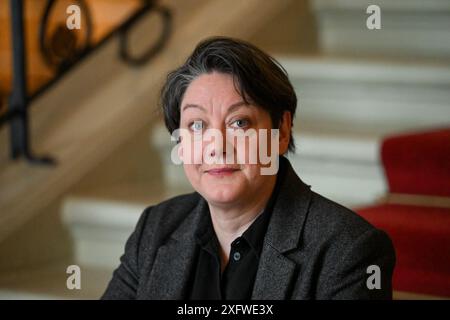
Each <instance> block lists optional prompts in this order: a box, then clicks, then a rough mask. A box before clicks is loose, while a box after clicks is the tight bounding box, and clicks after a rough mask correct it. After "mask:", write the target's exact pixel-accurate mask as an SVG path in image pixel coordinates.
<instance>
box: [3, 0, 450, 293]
mask: <svg viewBox="0 0 450 320" xmlns="http://www.w3.org/2000/svg"><path fill="white" fill-rule="evenodd" d="M163 3H166V4H167V5H169V6H170V7H171V8H173V9H174V10H175V14H174V17H175V20H174V34H173V35H172V37H171V40H170V42H169V44H168V46H167V48H166V49H165V50H164V52H162V54H161V55H159V56H158V57H156V58H155V59H154V60H153V61H151V62H150V63H149V64H148V65H144V66H142V67H141V68H138V69H129V68H128V67H127V66H124V65H122V64H121V63H120V62H119V61H118V59H117V56H116V51H117V39H111V40H110V41H109V42H108V43H107V44H106V45H105V46H104V48H102V50H101V51H99V52H97V53H96V54H95V55H93V56H91V57H89V58H88V59H87V60H86V61H85V62H84V64H83V65H82V66H80V67H79V68H77V69H76V70H74V72H72V73H71V74H69V75H68V76H67V77H66V78H65V79H63V80H62V81H60V82H59V83H58V84H57V85H56V86H55V89H54V90H52V91H51V92H48V93H47V94H46V95H45V96H43V97H42V98H40V99H39V100H38V101H36V106H35V107H33V109H32V112H33V114H32V118H33V119H34V120H33V122H34V124H33V137H36V138H35V141H36V143H35V149H36V150H37V151H39V152H44V151H48V152H51V153H52V155H55V156H57V158H58V161H59V165H58V167H56V168H53V169H49V168H35V167H29V166H27V165H26V164H25V163H10V162H8V161H6V160H5V162H3V163H2V165H1V167H0V168H1V169H0V188H1V190H2V191H1V194H0V212H1V214H0V240H1V238H3V239H6V240H7V237H8V235H10V234H11V233H12V232H13V231H14V230H18V228H19V227H20V226H21V225H24V224H25V223H26V221H29V220H30V219H31V218H32V216H33V215H36V216H37V215H39V214H41V213H40V212H41V211H40V210H39V209H45V208H46V207H47V206H48V205H49V204H50V203H52V202H55V201H56V202H57V203H58V208H57V209H55V210H57V211H58V213H59V214H60V217H61V225H62V228H64V229H65V230H67V231H68V232H69V233H70V236H71V241H72V242H71V243H72V246H73V249H72V250H71V254H70V255H68V256H65V257H64V258H62V259H59V260H58V259H57V260H56V261H55V262H52V263H47V264H43V265H42V268H33V272H32V273H30V272H29V269H26V268H25V269H23V270H15V271H13V272H7V273H5V274H4V275H3V277H0V288H4V290H1V289H0V297H6V298H8V297H13V295H14V297H18V298H37V297H40V298H55V297H57V298H82V299H96V298H98V297H99V296H100V294H101V293H102V292H103V290H104V288H105V286H106V284H107V281H108V280H109V278H110V276H111V272H112V270H113V269H114V268H115V267H116V266H117V264H118V259H119V257H120V255H121V253H122V252H123V246H124V243H125V241H126V239H127V237H128V235H129V234H130V233H131V232H132V230H133V228H134V226H135V224H136V221H137V219H138V217H139V215H140V214H141V212H142V211H143V209H144V208H145V207H147V206H149V205H152V204H155V203H158V202H160V201H162V200H164V199H167V198H168V197H171V196H173V195H176V194H180V193H185V192H190V191H192V188H191V187H190V185H189V184H188V182H187V181H186V178H185V176H184V173H183V171H182V168H180V167H179V166H175V165H174V164H172V163H171V161H170V150H171V148H172V144H171V141H170V137H169V135H168V133H167V131H166V130H165V128H164V126H163V125H162V122H161V119H160V118H159V117H158V116H156V115H154V114H152V113H151V111H150V110H151V108H150V107H149V106H156V102H157V101H156V97H157V94H158V89H159V86H160V83H161V81H162V79H163V77H164V75H165V74H166V73H167V71H168V70H170V69H172V68H173V67H175V66H176V65H179V64H180V63H181V62H182V60H183V58H184V57H185V56H186V55H187V54H188V53H189V52H190V51H191V49H192V48H193V47H194V45H195V44H196V43H197V42H198V41H199V40H200V39H202V38H204V37H206V36H208V35H214V34H226V35H231V36H238V37H242V38H249V39H251V40H252V41H254V42H255V43H257V44H258V39H259V38H262V37H263V36H264V35H267V34H281V33H285V32H286V30H280V29H277V25H283V23H282V20H283V18H284V15H286V16H289V17H291V18H292V17H294V19H295V17H296V15H295V14H293V12H295V11H293V10H298V8H299V7H298V6H299V3H300V2H298V3H294V2H290V1H276V2H275V1H264V2H262V1H243V2H236V4H235V5H233V6H232V7H230V5H229V2H227V1H222V0H214V1H196V3H198V6H196V7H195V8H194V7H191V6H189V5H187V4H185V3H184V4H180V3H179V2H177V3H176V4H175V3H174V1H164V2H163ZM379 3H381V4H380V7H381V9H382V10H383V11H382V29H381V30H375V31H369V30H367V29H366V28H365V19H366V17H367V15H366V14H365V8H366V7H367V6H368V4H369V2H368V1H363V0H359V1H326V0H313V1H309V5H306V7H310V8H311V10H312V14H313V16H314V17H315V19H316V21H317V30H318V34H319V37H318V42H319V46H320V52H319V53H317V54H313V55H311V54H308V55H305V54H301V52H300V53H299V52H277V50H276V48H274V49H273V52H271V53H273V54H274V55H275V56H276V58H277V59H278V60H279V61H280V62H281V63H282V65H283V66H284V67H285V68H286V70H287V71H288V73H289V75H290V78H291V80H292V82H293V84H294V86H295V89H296V91H297V94H298V97H299V106H298V115H297V118H296V119H295V124H294V138H295V140H296V143H297V153H296V154H295V155H291V156H290V160H291V162H292V164H293V166H294V168H295V169H296V171H297V173H298V174H299V175H300V177H301V178H302V179H303V180H304V181H305V182H306V183H308V184H310V185H311V186H312V189H313V190H314V191H317V192H319V193H321V194H323V195H325V196H327V197H329V198H331V199H333V200H335V201H338V202H341V203H343V204H345V205H348V206H351V207H353V206H360V205H364V204H369V203H372V202H374V201H376V200H377V199H379V198H380V197H382V196H383V195H384V193H385V191H386V182H385V181H384V177H383V171H382V167H381V165H380V159H379V147H380V141H381V139H382V138H383V137H384V136H386V135H389V134H392V133H396V132H401V131H405V130H409V129H416V128H426V127H434V126H442V125H448V122H449V121H448V119H450V106H449V103H448V101H450V90H449V89H450V64H449V61H448V60H447V58H446V57H448V51H449V48H448V47H447V46H446V43H450V41H447V38H446V37H447V36H448V32H447V33H445V32H440V31H439V30H444V29H442V28H443V27H446V26H447V25H446V21H450V19H446V18H450V17H449V16H450V10H449V9H448V7H447V6H446V5H445V1H444V0H434V1H429V2H427V4H424V2H423V1H407V0H401V1H400V0H398V1H395V4H393V3H391V2H390V1H387V0H386V1H379ZM180 6H185V7H180ZM302 8H303V7H302ZM0 12H1V11H0ZM255 12H257V13H258V14H254V13H255ZM225 13H226V14H225ZM279 13H281V14H280V15H277V14H279ZM297 13H298V14H299V15H300V14H303V13H300V12H297ZM411 17H415V18H414V20H411ZM271 19H272V20H271ZM267 21H270V22H269V23H268V22H267ZM408 21H409V22H411V21H415V22H417V21H419V22H418V23H417V25H415V26H414V28H415V29H414V33H411V32H410V33H407V32H408V30H409V28H410V26H409V24H408ZM422 21H426V22H427V23H428V24H427V25H424V23H422ZM394 22H396V23H394ZM401 22H404V23H401ZM290 25H291V26H293V25H295V23H292V24H290ZM383 28H385V29H383ZM146 30H147V29H146V28H145V26H144V25H140V26H138V27H136V30H135V31H134V32H135V33H136V35H145V34H146V32H147V31H146ZM273 30H278V33H276V32H274V31H273ZM447 30H448V28H447ZM291 32H292V31H291ZM377 32H378V34H377ZM417 32H418V34H419V35H420V37H419V39H418V41H417V43H413V42H414V41H406V39H413V38H412V36H411V34H415V33H417ZM293 33H295V32H293ZM405 35H409V36H408V37H407V38H405ZM284 36H286V35H284ZM424 39H426V43H425V44H424V42H423V41H425V40H424ZM276 40H277V39H273V41H274V42H276ZM297 40H298V39H297ZM266 41H267V40H266ZM269 42H270V41H269ZM405 43H406V44H405ZM135 45H139V41H137V43H135ZM427 48H428V49H427ZM355 56H356V57H355ZM123 92H127V93H128V94H127V95H124V94H123ZM61 105H63V106H64V108H61V107H60V106H61ZM35 110H36V111H35ZM129 110H133V112H129ZM91 119H95V121H92V120H91ZM80 128H82V129H83V130H82V131H80ZM2 134H3V135H2ZM0 139H5V137H4V132H0ZM2 142H3V141H2ZM2 145H3V143H2ZM2 152H3V151H2ZM6 158H7V156H6V154H2V155H1V159H6ZM118 167H120V168H121V170H120V172H116V171H118V170H117V168H118ZM11 181H14V184H15V185H16V186H17V188H15V190H8V191H7V192H4V191H3V190H7V189H5V188H3V187H2V186H7V185H10V182H11ZM24 195H27V196H26V197H24ZM29 208H33V210H30V209H29ZM0 257H1V248H0ZM0 260H1V258H0ZM70 264H78V265H80V266H81V267H82V274H84V275H85V276H83V278H82V279H83V280H82V281H84V282H83V283H82V287H83V286H84V288H85V289H83V290H80V291H76V290H74V291H68V290H67V289H66V288H65V279H66V277H67V275H66V274H65V268H66V267H67V265H70ZM55 274H57V275H58V276H57V277H55ZM395 297H397V298H424V296H417V295H415V294H414V293H404V292H396V293H395Z"/></svg>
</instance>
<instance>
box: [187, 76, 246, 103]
mask: <svg viewBox="0 0 450 320" xmlns="http://www.w3.org/2000/svg"><path fill="white" fill-rule="evenodd" d="M242 100H243V99H242V96H241V95H240V94H239V93H238V91H237V90H236V88H235V84H234V81H233V77H232V76H231V75H229V74H224V73H218V72H213V73H208V74H202V75H200V76H198V77H197V78H195V79H194V80H193V81H192V82H191V83H190V84H189V86H188V87H187V89H186V92H185V94H184V97H183V100H182V102H181V106H182V107H183V106H184V105H186V104H197V105H201V106H203V107H205V108H212V107H222V106H227V105H229V104H232V103H236V102H239V101H242ZM182 109H183V108H182Z"/></svg>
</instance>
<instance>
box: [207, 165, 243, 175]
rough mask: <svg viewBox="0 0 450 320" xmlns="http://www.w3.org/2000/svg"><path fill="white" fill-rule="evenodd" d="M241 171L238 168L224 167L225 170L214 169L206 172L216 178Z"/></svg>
mask: <svg viewBox="0 0 450 320" xmlns="http://www.w3.org/2000/svg"><path fill="white" fill-rule="evenodd" d="M239 170H240V169H237V168H230V167H223V168H214V169H209V170H206V173H209V174H211V175H214V176H219V175H231V174H233V173H234V172H236V171H239Z"/></svg>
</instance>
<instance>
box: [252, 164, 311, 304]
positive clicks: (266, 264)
mask: <svg viewBox="0 0 450 320" xmlns="http://www.w3.org/2000/svg"><path fill="white" fill-rule="evenodd" d="M281 161H283V162H284V163H283V165H284V166H285V172H284V174H283V177H282V182H281V185H280V188H279V191H278V195H277V197H276V200H275V202H274V206H273V210H272V216H271V218H270V221H269V225H268V228H267V233H266V236H265V238H264V245H263V249H262V252H261V257H260V262H259V266H258V271H257V274H256V280H255V285H254V287H253V292H252V299H259V300H284V299H289V297H290V295H291V290H292V289H293V284H294V281H295V279H294V276H295V275H296V274H297V271H298V270H297V268H300V267H301V266H299V265H297V263H296V262H294V261H292V260H290V259H289V258H287V257H286V254H287V253H288V252H289V251H291V250H294V249H296V250H299V248H300V239H301V232H302V230H303V225H304V222H305V219H306V216H307V214H308V209H309V204H310V200H311V190H310V186H308V185H306V184H305V183H303V181H301V180H300V178H299V177H298V176H297V174H296V173H295V171H294V169H293V168H292V166H291V164H290V163H289V161H288V160H287V159H285V158H284V157H281Z"/></svg>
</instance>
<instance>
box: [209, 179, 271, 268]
mask: <svg viewBox="0 0 450 320" xmlns="http://www.w3.org/2000/svg"><path fill="white" fill-rule="evenodd" d="M275 181H276V176H273V179H272V180H271V182H270V183H267V184H265V186H267V188H265V190H264V191H263V194H261V195H260V196H258V197H255V198H254V199H251V201H247V202H245V203H242V204H241V205H235V206H233V207H223V206H217V205H214V204H209V210H210V212H211V220H212V224H213V227H214V231H215V233H216V235H217V239H218V240H219V243H220V247H221V250H220V251H221V252H220V257H221V261H222V270H223V268H224V267H225V266H226V264H227V263H228V259H229V254H230V249H231V243H232V242H233V241H234V240H235V239H236V238H237V237H239V236H241V235H242V233H244V231H245V230H246V229H247V228H248V227H249V226H250V225H251V224H252V223H253V221H255V219H256V218H257V216H258V215H259V214H260V213H261V211H262V210H263V209H264V207H265V206H266V205H267V202H268V200H269V198H270V195H271V194H272V191H273V189H274V186H275Z"/></svg>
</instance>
